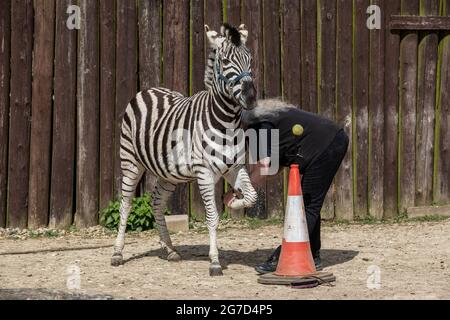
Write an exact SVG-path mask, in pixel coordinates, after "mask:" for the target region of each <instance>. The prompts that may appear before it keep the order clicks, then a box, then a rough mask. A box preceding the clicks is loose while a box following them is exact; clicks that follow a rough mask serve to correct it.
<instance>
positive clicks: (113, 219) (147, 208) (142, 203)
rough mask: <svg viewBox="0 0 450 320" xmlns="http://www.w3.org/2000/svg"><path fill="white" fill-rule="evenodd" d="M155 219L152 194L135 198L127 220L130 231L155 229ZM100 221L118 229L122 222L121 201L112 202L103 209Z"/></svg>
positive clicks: (106, 225) (110, 227)
mask: <svg viewBox="0 0 450 320" xmlns="http://www.w3.org/2000/svg"><path fill="white" fill-rule="evenodd" d="M154 222H155V219H154V217H153V210H152V206H151V196H150V194H145V195H143V196H142V197H138V198H134V200H133V205H132V208H131V213H130V215H129V217H128V221H127V230H128V231H137V232H142V231H147V230H150V229H153V226H154ZM100 223H101V224H102V225H103V226H105V227H106V228H108V229H113V230H117V229H118V228H119V224H120V202H119V201H115V202H110V204H109V206H108V207H107V208H106V209H104V210H103V211H102V215H101V221H100Z"/></svg>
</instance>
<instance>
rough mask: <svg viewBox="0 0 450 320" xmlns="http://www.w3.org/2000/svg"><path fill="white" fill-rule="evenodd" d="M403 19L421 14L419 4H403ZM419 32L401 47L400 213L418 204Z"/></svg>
mask: <svg viewBox="0 0 450 320" xmlns="http://www.w3.org/2000/svg"><path fill="white" fill-rule="evenodd" d="M401 13H402V14H403V15H417V14H418V13H419V1H418V0H407V1H406V0H402V7H401ZM417 41H418V35H417V32H414V31H412V32H407V33H406V34H405V36H404V38H403V40H402V42H401V44H400V112H399V113H400V114H399V119H400V138H399V139H400V140H399V158H400V168H399V190H400V191H399V192H400V212H404V211H405V210H406V208H408V207H412V206H414V204H415V201H414V199H415V189H416V188H415V181H416V178H415V177H416V172H415V146H416V141H415V140H416V139H415V138H416V101H417V44H418V42H417Z"/></svg>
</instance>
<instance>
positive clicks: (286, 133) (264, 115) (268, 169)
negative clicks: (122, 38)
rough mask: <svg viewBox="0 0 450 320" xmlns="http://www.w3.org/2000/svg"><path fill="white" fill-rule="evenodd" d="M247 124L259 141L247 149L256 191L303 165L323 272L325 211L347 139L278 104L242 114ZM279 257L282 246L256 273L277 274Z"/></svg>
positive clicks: (313, 240)
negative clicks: (290, 168) (277, 176)
mask: <svg viewBox="0 0 450 320" xmlns="http://www.w3.org/2000/svg"><path fill="white" fill-rule="evenodd" d="M242 123H243V129H244V130H246V132H247V133H248V132H249V130H251V129H253V130H254V132H256V137H258V138H257V141H255V140H253V141H250V145H249V146H248V147H249V149H250V151H249V153H250V158H251V159H253V161H252V163H255V162H256V164H253V165H252V164H251V165H250V178H251V180H252V184H253V185H254V186H255V187H258V186H261V185H263V184H264V183H265V182H266V179H267V178H268V177H270V176H273V175H274V174H276V173H277V172H276V171H277V167H279V170H283V168H285V167H287V168H289V167H290V166H291V165H292V164H297V165H299V167H300V173H301V175H302V189H303V199H304V204H305V211H306V220H307V224H308V232H309V237H310V244H311V251H312V254H313V258H314V262H315V265H316V268H317V270H318V271H320V270H322V263H321V257H320V249H321V240H320V224H321V216H320V211H321V209H322V206H323V203H324V199H325V196H326V195H327V193H328V190H329V189H330V186H331V184H332V181H333V179H334V176H335V175H336V172H337V171H338V169H339V167H340V165H341V162H342V160H343V158H344V156H345V154H346V152H347V149H348V144H349V138H348V136H347V134H346V133H345V131H344V129H343V128H340V127H339V126H338V125H337V124H336V123H334V122H333V121H330V120H328V119H326V118H324V117H321V116H319V115H316V114H313V113H309V112H305V111H302V110H300V109H298V108H297V107H295V106H293V105H289V104H287V103H286V102H283V101H281V100H278V99H270V100H260V101H259V102H258V106H257V108H256V109H254V110H252V111H244V112H243V114H242ZM248 136H251V135H248ZM250 140H251V139H250ZM261 140H263V141H261ZM261 142H262V143H261ZM264 146H267V147H264ZM263 149H265V150H263ZM274 169H275V172H274ZM279 170H278V171H279ZM237 198H238V195H236V194H234V193H233V191H230V192H229V193H227V194H226V195H225V197H224V201H225V203H226V204H227V206H231V205H232V202H233V201H235V200H236V199H237ZM280 253H281V246H280V247H278V248H277V249H276V250H275V251H274V252H273V254H272V255H271V256H270V257H269V258H268V259H267V261H266V262H264V263H261V264H258V265H257V266H256V267H255V269H256V271H257V272H258V273H261V274H264V273H270V272H274V271H275V270H276V268H277V264H278V259H279V256H280Z"/></svg>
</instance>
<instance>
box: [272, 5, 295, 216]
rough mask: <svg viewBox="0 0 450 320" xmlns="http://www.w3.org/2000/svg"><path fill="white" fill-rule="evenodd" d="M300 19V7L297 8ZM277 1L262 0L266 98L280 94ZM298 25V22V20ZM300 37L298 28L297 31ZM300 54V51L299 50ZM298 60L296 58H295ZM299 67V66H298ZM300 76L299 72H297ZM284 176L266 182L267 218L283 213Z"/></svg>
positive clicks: (278, 13)
mask: <svg viewBox="0 0 450 320" xmlns="http://www.w3.org/2000/svg"><path fill="white" fill-rule="evenodd" d="M297 13H298V20H300V8H299V9H298V10H297ZM280 20H281V19H280V3H279V1H273V0H264V1H263V37H264V41H263V42H264V93H265V96H266V97H267V98H269V97H280V96H281V95H282V94H281V34H280V23H281V21H280ZM298 24H299V25H300V22H299V21H298ZM297 34H298V36H299V37H300V30H298V31H297ZM299 54H300V52H299ZM297 61H298V60H297ZM299 67H300V66H299ZM298 76H299V77H300V73H298ZM283 188H284V177H283V174H282V173H281V174H279V175H278V176H276V177H272V178H271V179H270V180H269V182H268V183H267V199H266V209H267V216H268V217H269V218H282V217H283V215H284V201H283V200H284V190H283Z"/></svg>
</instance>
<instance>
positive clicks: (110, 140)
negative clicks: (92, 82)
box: [99, 1, 116, 210]
mask: <svg viewBox="0 0 450 320" xmlns="http://www.w3.org/2000/svg"><path fill="white" fill-rule="evenodd" d="M99 10H100V13H99V14H100V31H99V32H100V49H99V50H100V142H99V143H100V173H99V207H100V210H103V209H105V208H106V207H107V206H108V204H109V202H110V201H112V200H114V150H115V148H114V145H115V139H114V138H115V137H114V129H115V125H114V121H115V105H116V104H115V100H116V83H115V81H116V74H115V68H116V50H115V48H116V45H115V44H116V30H115V20H116V11H115V3H114V2H113V1H99Z"/></svg>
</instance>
